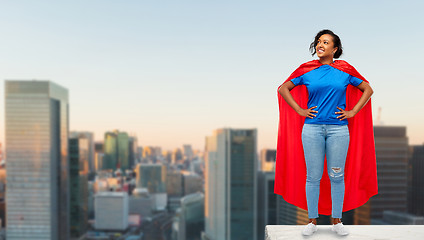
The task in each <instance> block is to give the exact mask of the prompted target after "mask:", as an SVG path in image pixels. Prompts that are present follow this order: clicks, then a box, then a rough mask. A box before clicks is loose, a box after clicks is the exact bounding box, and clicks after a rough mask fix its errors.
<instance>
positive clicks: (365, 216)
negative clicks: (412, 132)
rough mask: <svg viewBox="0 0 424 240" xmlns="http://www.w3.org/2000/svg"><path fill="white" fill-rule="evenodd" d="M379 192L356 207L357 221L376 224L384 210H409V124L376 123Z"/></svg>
mask: <svg viewBox="0 0 424 240" xmlns="http://www.w3.org/2000/svg"><path fill="white" fill-rule="evenodd" d="M374 137H375V152H376V157H377V179H378V194H377V195H375V196H373V197H371V198H370V199H369V200H368V202H367V203H365V204H364V205H362V206H360V207H358V208H356V209H355V224H367V225H369V224H377V223H373V221H379V220H381V219H382V218H383V211H384V210H392V211H397V212H407V164H408V137H407V136H406V127H394V126H374Z"/></svg>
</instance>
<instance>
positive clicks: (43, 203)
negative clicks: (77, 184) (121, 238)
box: [5, 81, 69, 239]
mask: <svg viewBox="0 0 424 240" xmlns="http://www.w3.org/2000/svg"><path fill="white" fill-rule="evenodd" d="M5 98H6V101H5V104H6V107H5V112H6V114H5V120H6V161H7V164H6V168H7V189H6V203H7V208H6V213H7V229H6V238H7V239H69V185H68V178H69V166H68V126H69V125H68V121H69V120H68V119H69V117H68V112H69V106H68V90H67V89H65V88H63V87H61V86H59V85H57V84H55V83H53V82H50V81H6V82H5Z"/></svg>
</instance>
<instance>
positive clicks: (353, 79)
mask: <svg viewBox="0 0 424 240" xmlns="http://www.w3.org/2000/svg"><path fill="white" fill-rule="evenodd" d="M362 81H363V80H361V79H359V78H357V77H354V76H352V75H350V77H349V83H350V84H352V85H353V86H355V87H356V86H358V85H359V84H361V83H362Z"/></svg>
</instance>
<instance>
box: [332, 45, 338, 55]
mask: <svg viewBox="0 0 424 240" xmlns="http://www.w3.org/2000/svg"><path fill="white" fill-rule="evenodd" d="M337 50H339V48H338V47H335V48H334V49H333V55H334V54H335V53H336V52H337Z"/></svg>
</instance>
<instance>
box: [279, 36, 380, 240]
mask: <svg viewBox="0 0 424 240" xmlns="http://www.w3.org/2000/svg"><path fill="white" fill-rule="evenodd" d="M310 51H311V53H312V56H313V55H315V54H317V56H318V58H319V60H313V61H309V62H306V63H304V64H302V65H301V66H300V67H299V68H298V69H296V70H295V71H294V72H293V73H292V74H291V75H290V77H289V78H288V79H287V80H286V81H285V82H284V83H283V84H281V85H280V87H279V88H278V93H279V94H278V100H279V107H280V124H279V133H278V143H277V156H276V168H275V175H276V176H275V188H274V192H275V193H277V194H280V195H282V196H283V197H284V199H285V200H286V201H287V202H289V203H292V204H294V205H296V206H299V207H300V208H303V209H307V210H308V215H309V224H308V225H306V227H305V228H304V230H303V231H302V233H303V234H304V235H311V234H313V233H314V232H315V231H316V230H317V227H316V218H318V216H319V215H318V213H321V214H325V215H328V214H330V213H331V215H332V218H333V227H332V230H333V231H335V232H337V234H339V235H347V234H349V232H348V231H347V229H346V228H345V227H344V226H343V224H342V222H341V217H342V212H343V211H348V210H351V209H353V208H356V207H359V206H361V205H362V204H364V203H365V202H366V201H367V200H368V199H369V198H370V197H371V196H373V195H375V194H377V171H376V161H375V160H376V159H375V146H374V135H373V130H372V127H373V126H372V116H371V102H370V101H369V99H370V97H371V95H372V94H373V90H372V88H371V87H370V85H369V84H368V81H367V80H366V79H365V78H364V77H362V76H361V75H360V74H359V73H358V72H357V71H356V69H355V68H354V67H352V66H351V65H350V64H349V63H347V62H346V61H343V60H336V61H334V60H333V59H334V58H339V57H340V56H341V55H342V53H343V49H342V44H341V41H340V38H339V37H338V36H337V35H336V34H334V33H333V32H332V31H330V30H322V31H320V32H319V33H318V34H317V35H316V36H315V40H314V41H313V42H312V43H311V45H310ZM362 108H364V110H362V111H361V112H359V110H361V109H362ZM293 110H294V111H293ZM348 150H349V154H348ZM325 165H327V171H325V172H324V175H323V170H324V166H325ZM345 170H346V171H345ZM298 173H306V177H305V176H304V175H303V174H298ZM345 176H346V177H345ZM322 177H323V181H321V178H322ZM305 181H306V182H305ZM345 186H346V197H345ZM299 188H302V189H305V190H306V191H299ZM305 198H306V199H305ZM305 200H306V201H305ZM318 200H321V201H320V205H319V207H318ZM345 200H346V201H345Z"/></svg>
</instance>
